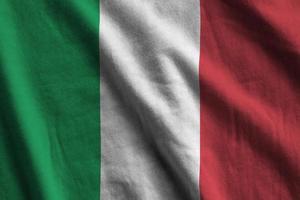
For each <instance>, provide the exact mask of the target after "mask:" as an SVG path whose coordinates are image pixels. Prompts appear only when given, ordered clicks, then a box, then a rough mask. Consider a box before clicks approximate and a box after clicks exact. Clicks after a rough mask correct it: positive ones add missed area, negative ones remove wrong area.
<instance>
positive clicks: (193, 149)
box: [100, 0, 200, 200]
mask: <svg viewBox="0 0 300 200" xmlns="http://www.w3.org/2000/svg"><path fill="white" fill-rule="evenodd" d="M100 7H101V17H100V19H101V21H100V68H101V72H100V74H101V77H100V81H101V83H100V85H101V100H100V102H101V199H104V200H154V199H155V200H166V199H170V200H177V199H178V200H179V199H181V200H182V199H184V200H188V199H191V200H197V199H199V162H200V161H199V151H200V146H199V131H200V130H199V128H200V127H199V124H200V120H199V116H200V113H199V79H198V74H199V71H198V65H199V39H200V37H199V31H200V27H199V25H200V21H199V20H200V15H199V2H198V0H164V1H162V0H102V1H101V6H100Z"/></svg>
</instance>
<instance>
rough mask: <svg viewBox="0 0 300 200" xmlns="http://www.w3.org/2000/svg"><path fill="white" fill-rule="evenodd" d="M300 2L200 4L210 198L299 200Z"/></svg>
mask: <svg viewBox="0 0 300 200" xmlns="http://www.w3.org/2000/svg"><path fill="white" fill-rule="evenodd" d="M299 53H300V2H299V1H297V0H272V1H271V0H247V1H246V0H201V61H200V90H201V100H200V103H201V172H200V176H201V182H200V191H201V196H202V198H203V200H252V199H253V200H259V199H262V200H277V199H278V200H279V199H281V200H290V199H294V200H297V199H300V54H299Z"/></svg>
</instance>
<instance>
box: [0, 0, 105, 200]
mask: <svg viewBox="0 0 300 200" xmlns="http://www.w3.org/2000/svg"><path fill="white" fill-rule="evenodd" d="M98 25H99V3H98V0H26V1H22V0H1V1H0V26H1V28H0V199H1V200H21V199H28V200H35V199H38V200H69V199H70V200H77V199H78V200H79V199H80V200H84V199H88V200H93V199H99V188H100V186H99V172H100V170H99V165H100V152H99V149H100V147H99V145H100V138H99V137H100V136H99V132H100V130H99V121H100V120H99V118H100V116H99V115H100V114H99V113H100V112H99V110H100V108H99V50H98V49H99V48H98V44H99V39H98V38H99V34H98Z"/></svg>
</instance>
